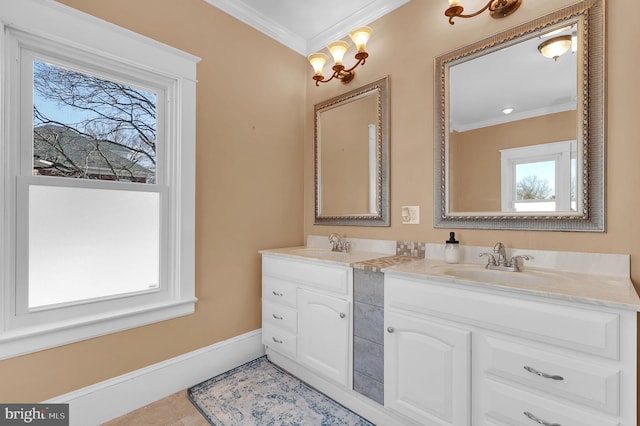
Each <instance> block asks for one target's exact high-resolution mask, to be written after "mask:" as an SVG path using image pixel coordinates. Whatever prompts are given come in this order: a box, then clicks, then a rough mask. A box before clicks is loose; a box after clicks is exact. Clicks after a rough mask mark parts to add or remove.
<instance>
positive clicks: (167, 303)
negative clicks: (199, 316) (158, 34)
mask: <svg viewBox="0 0 640 426" xmlns="http://www.w3.org/2000/svg"><path fill="white" fill-rule="evenodd" d="M0 22H1V24H2V26H3V31H2V32H0V75H2V76H3V79H2V82H1V84H0V100H1V102H0V129H1V132H2V133H0V165H1V167H0V309H1V310H2V314H1V315H0V359H3V358H9V357H13V356H17V355H21V354H25V353H30V352H34V351H38V350H42V349H46V348H50V347H54V346H59V345H63V344H67V343H71V342H76V341H80V340H84V339H89V338H92V337H96V336H100V335H105V334H109V333H113V332H117V331H121V330H126V329H130V328H133V327H138V326H142V325H146V324H150V323H154V322H158V321H163V320H167V319H171V318H175V317H178V316H183V315H188V314H191V313H193V312H194V310H195V302H196V298H195V270H194V268H195V266H194V260H195V248H194V246H195V85H196V64H197V62H198V61H199V60H200V59H199V58H197V57H196V56H193V55H190V54H188V53H185V52H182V51H179V50H177V49H175V48H172V47H169V46H166V45H164V44H161V43H159V42H156V41H153V40H151V39H148V38H146V37H143V36H140V35H138V34H135V33H133V32H131V31H128V30H125V29H123V28H120V27H117V26H115V25H112V24H109V23H107V22H105V21H102V20H100V19H97V18H95V17H92V16H90V15H87V14H84V13H82V12H79V11H77V10H74V9H72V8H69V7H67V6H64V5H61V4H59V3H57V2H54V1H48V0H47V1H43V0H20V1H19V2H17V1H15V0H0ZM11 31H14V32H15V33H20V32H21V33H25V34H29V35H30V36H33V37H35V38H42V39H45V40H49V41H52V42H54V43H57V44H59V45H60V46H63V47H66V48H67V49H68V51H69V52H76V54H77V55H78V57H89V56H93V57H99V58H102V59H103V60H104V61H105V62H109V63H117V64H122V66H123V67H127V68H130V69H139V70H141V71H142V72H143V73H144V72H150V73H153V74H156V75H160V76H162V78H163V79H166V81H170V82H171V85H170V87H168V91H167V97H168V98H169V104H170V107H169V108H171V109H172V111H173V112H168V113H167V120H166V122H167V127H166V128H165V129H164V132H165V135H166V138H167V139H171V141H172V143H169V144H167V158H169V163H168V164H165V168H166V170H167V174H166V176H165V177H164V182H166V190H165V189H164V188H163V189H162V193H163V194H165V193H166V197H165V196H164V195H163V197H165V198H166V201H167V204H168V207H167V210H166V214H164V217H163V219H162V220H163V223H164V224H165V225H166V228H165V230H164V231H165V233H166V239H165V240H164V241H163V244H162V245H163V247H164V249H165V250H167V256H168V257H167V259H169V262H168V263H169V265H168V266H167V269H166V277H167V279H166V282H167V285H166V287H165V288H164V289H163V291H161V292H158V293H157V294H156V295H155V296H154V297H151V298H146V299H143V298H141V297H140V296H129V297H122V298H118V299H112V300H108V301H102V302H94V303H87V304H85V305H78V306H76V307H77V308H78V309H77V310H76V312H75V313H74V315H71V316H69V315H67V316H65V315H57V316H54V318H55V320H54V321H47V322H46V323H42V322H41V321H36V322H34V321H31V320H24V318H19V317H18V313H16V304H15V297H16V266H15V265H16V254H15V252H16V244H17V239H18V234H17V231H16V219H17V215H19V214H21V213H22V212H19V210H18V209H17V207H16V205H17V184H18V183H17V181H18V179H16V176H18V175H19V170H20V159H19V157H20V156H19V152H18V149H19V145H18V143H17V142H16V141H18V140H19V136H20V113H19V111H20V93H19V91H18V88H17V87H16V86H17V85H15V84H12V82H15V79H16V78H18V76H19V72H20V70H19V64H17V63H16V61H15V60H14V59H15V54H16V52H15V51H14V49H15V45H14V47H12V46H11V42H12V41H13V40H14V38H13V36H10V35H9V33H10V32H11ZM97 184H98V185H100V184H104V185H106V186H108V185H109V184H108V183H104V182H103V183H100V182H97ZM141 300H144V302H143V303H142V302H141ZM98 308H101V309H98Z"/></svg>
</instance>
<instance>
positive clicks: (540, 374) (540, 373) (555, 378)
mask: <svg viewBox="0 0 640 426" xmlns="http://www.w3.org/2000/svg"><path fill="white" fill-rule="evenodd" d="M524 369H525V370H527V371H528V372H529V373H532V374H535V375H536V376H540V377H544V378H545V379H551V380H564V377H562V376H557V375H555V374H547V373H543V372H542V371H538V370H536V369H535V368H533V367H529V366H528V365H525V366H524Z"/></svg>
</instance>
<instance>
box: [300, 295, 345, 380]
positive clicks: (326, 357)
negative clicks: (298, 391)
mask: <svg viewBox="0 0 640 426" xmlns="http://www.w3.org/2000/svg"><path fill="white" fill-rule="evenodd" d="M350 311H351V309H350V303H349V301H347V300H344V299H339V298H336V297H331V296H326V295H323V294H318V293H314V292H312V291H307V290H303V289H298V360H299V361H300V363H301V364H303V365H305V366H307V367H309V368H310V369H313V370H314V371H316V372H317V373H319V374H321V375H323V376H325V377H326V378H328V379H331V380H333V381H335V382H338V383H340V384H341V385H344V386H348V384H349V383H348V379H349V347H350V345H349V336H350V333H349V329H350V324H351V313H350Z"/></svg>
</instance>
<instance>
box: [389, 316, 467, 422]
mask: <svg viewBox="0 0 640 426" xmlns="http://www.w3.org/2000/svg"><path fill="white" fill-rule="evenodd" d="M385 317H386V318H385V327H386V333H385V340H384V368H385V372H384V385H385V390H384V405H385V406H386V407H387V408H391V409H393V410H396V411H397V412H399V413H401V414H404V415H405V416H407V417H410V418H412V419H413V420H415V421H417V422H419V423H420V424H424V425H469V424H470V418H471V416H470V392H471V390H470V389H471V377H470V368H471V367H470V363H471V360H470V355H471V354H470V344H471V333H470V332H469V331H467V330H463V329H460V328H457V327H452V326H448V325H444V324H442V323H437V322H433V321H431V320H428V319H426V318H422V317H420V318H418V317H412V316H407V315H402V314H399V313H396V312H393V311H387V312H385Z"/></svg>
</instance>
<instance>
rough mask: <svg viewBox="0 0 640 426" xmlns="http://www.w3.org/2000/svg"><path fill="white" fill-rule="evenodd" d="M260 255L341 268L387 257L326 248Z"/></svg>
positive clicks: (285, 250) (299, 249)
mask: <svg viewBox="0 0 640 426" xmlns="http://www.w3.org/2000/svg"><path fill="white" fill-rule="evenodd" d="M260 253H261V254H274V255H279V256H288V257H297V258H303V259H307V260H314V261H318V262H322V263H330V264H334V265H335V264H340V265H343V266H353V265H354V264H356V263H358V262H364V261H367V260H371V259H380V258H383V257H389V254H388V253H378V252H372V251H350V252H347V253H345V252H337V251H331V249H327V248H321V247H305V246H300V247H286V248H279V249H268V250H260Z"/></svg>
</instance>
